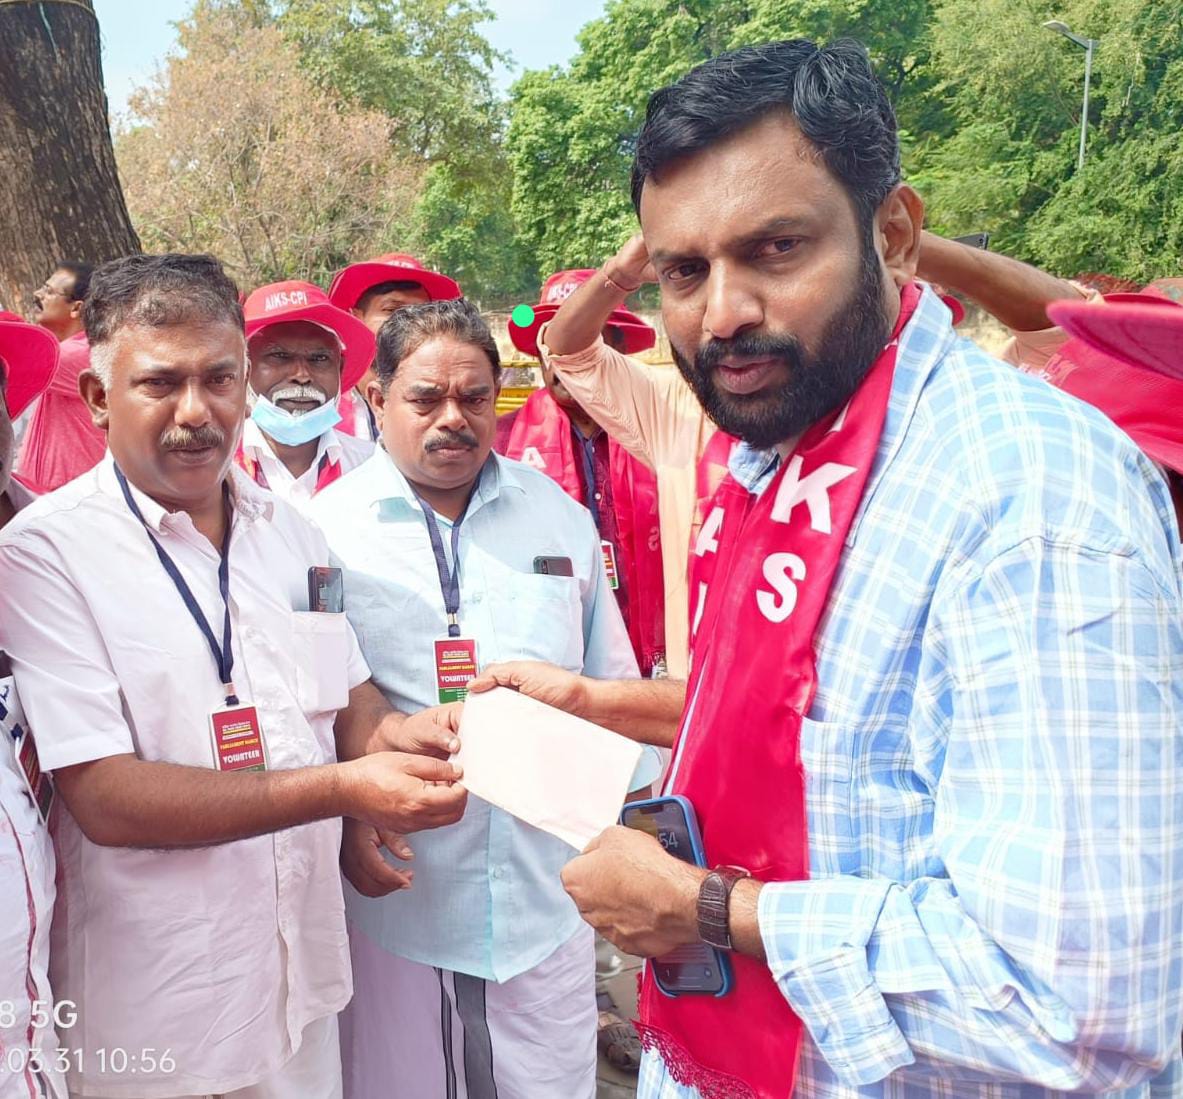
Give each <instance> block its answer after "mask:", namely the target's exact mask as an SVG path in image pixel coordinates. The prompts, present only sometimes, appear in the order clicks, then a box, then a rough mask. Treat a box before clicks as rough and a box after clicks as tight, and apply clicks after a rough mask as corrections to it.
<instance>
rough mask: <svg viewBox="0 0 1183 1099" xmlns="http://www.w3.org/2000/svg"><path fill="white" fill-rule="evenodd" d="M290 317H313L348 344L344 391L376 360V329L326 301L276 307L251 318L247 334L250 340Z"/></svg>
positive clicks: (344, 358)
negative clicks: (371, 329) (262, 314)
mask: <svg viewBox="0 0 1183 1099" xmlns="http://www.w3.org/2000/svg"><path fill="white" fill-rule="evenodd" d="M289 321H311V322H312V323H313V324H319V325H320V326H321V327H322V328H328V329H330V330H331V331H333V332H335V333H336V334H337V336H338V337H339V339H340V340H341V343H342V344H344V345H345V351H344V355H343V361H342V363H341V392H342V393H348V392H349V391H350V390H351V389H352V388H353V387H354V386H355V385H357V383H358V382H359V381H361V379H362V375H364V374H365V372H366V371H367V370H368V369H369V367H370V363H372V362H373V361H374V343H375V341H374V333H373V332H371V331H370V330H369V329H368V328H367V327H366V326H365V325H364V324H362V322H361V321H359V320H358V319H357V317H355V316H354V315H353V314H352V313H347V312H346V311H345V310H344V309H338V308H337V307H336V306H333V305H329V303H328V302H323V301H322V302H315V303H313V304H311V305H297V306H294V307H293V308H290V309H280V310H275V311H273V312H271V313H268V314H267V316H265V317H258V318H256V319H254V320H248V321H247V322H246V338H247V340H248V341H249V340H250V339H251V338H252V337H253V336H257V335H258V334H259V333H260V332H262V331H263V330H264V329H265V328H270V327H271V326H272V325H273V324H286V323H288V322H289Z"/></svg>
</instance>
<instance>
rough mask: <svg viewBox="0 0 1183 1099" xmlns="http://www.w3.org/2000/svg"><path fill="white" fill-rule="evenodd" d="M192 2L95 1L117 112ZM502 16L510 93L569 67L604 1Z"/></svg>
mask: <svg viewBox="0 0 1183 1099" xmlns="http://www.w3.org/2000/svg"><path fill="white" fill-rule="evenodd" d="M190 3H191V0H94V7H95V12H96V13H97V14H98V17H99V28H100V30H101V32H102V38H103V79H104V82H105V84H106V86H107V99H108V101H109V103H110V109H111V112H112V114H116V113H119V112H122V111H123V109H124V107H125V106H126V103H127V97H128V93H129V92H130V91H131V90H132V88H134V87H136V86H137V85H139V84H143V83H144V82H145V81H146V80H147V79H148V78H149V77H150V76H151V75H152V73H153V72H154V71H155V69H156V66H157V64H158V63H159V62H160V61H162V60H163V59H164V56H165V54H167V53H168V52H169V50H170V48H171V47H172V46H173V45H174V43H175V42H176V32H175V30H174V29H173V23H175V22H176V21H177V20H179V19H183V18H184V17H185V15H186V14H187V13H188V11H189V8H190ZM489 7H490V8H492V10H493V11H494V13H495V14H496V19H495V20H494V21H493V22H490V23H486V24H485V26H484V32H485V37H487V38H488V39H489V41H490V42H491V43H492V44H493V46H494V47H495V48H496V49H498V50H501V51H503V52H508V53H510V54H512V55H513V60H514V62H515V66H514V68H513V69H502V70H501V71H499V72H498V73H497V76H496V80H497V86H498V87H499V88H501V89H502V90H505V89H506V88H508V87H509V85H510V84H511V83H512V82H513V80H514V78H515V76H516V75H517V74H518V73H520V72H521V71H522V70H523V69H542V68H546V67H547V66H548V65H557V64H563V63H564V62H566V61H567V60H569V59H570V58H571V57H572V56H573V55H574V53H575V51H576V48H577V46H576V42H575V35H576V33H577V32H578V31H579V28H580V27H582V26H583V25H584V24H585V23H588V22H590V21H591V20H593V19H595V18H596V17H597V16H599V15H600V14H601V12H602V11H603V9H604V2H603V0H489Z"/></svg>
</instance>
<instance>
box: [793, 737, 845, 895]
mask: <svg viewBox="0 0 1183 1099" xmlns="http://www.w3.org/2000/svg"><path fill="white" fill-rule="evenodd" d="M853 745H854V737H853V735H852V734H851V732H850V731H849V729H848V728H846V727H845V726H843V725H841V724H839V723H838V722H830V721H814V720H812V719H811V718H808V717H805V718H802V719H801V739H800V742H799V751H800V755H801V767H802V770H803V771H804V773H805V811H806V813H807V815H808V820H809V867H810V873H811V874H812V875H814V876H826V875H833V874H850V873H854V872H856V871H857V867H858V864H859V852H858V847H857V840H856V836H855V829H854V822H853V817H854V811H855V806H854V804H853V793H852V791H853V777H854V758H853Z"/></svg>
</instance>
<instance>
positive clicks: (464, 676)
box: [435, 637, 476, 705]
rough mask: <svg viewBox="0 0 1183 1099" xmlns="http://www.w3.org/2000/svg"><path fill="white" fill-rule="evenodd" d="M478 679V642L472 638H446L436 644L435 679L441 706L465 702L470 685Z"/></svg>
mask: <svg viewBox="0 0 1183 1099" xmlns="http://www.w3.org/2000/svg"><path fill="white" fill-rule="evenodd" d="M475 678H476V640H475V639H474V638H471V637H445V638H443V639H442V640H440V641H437V642H436V643H435V679H436V684H437V686H438V688H439V699H440V705H443V704H444V703H445V702H463V701H464V700H465V699H466V698H467V697H468V684H469V682H470V681H471V680H473V679H475Z"/></svg>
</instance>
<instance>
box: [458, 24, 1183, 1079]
mask: <svg viewBox="0 0 1183 1099" xmlns="http://www.w3.org/2000/svg"><path fill="white" fill-rule="evenodd" d="M633 199H634V203H635V205H636V208H637V210H638V213H639V216H640V221H641V228H642V231H643V232H644V235H645V245H646V248H647V250H648V254H649V256H650V259H651V261H652V263H653V266H654V269H655V272H656V275H657V278H658V280H659V284H660V287H661V293H662V313H663V317H664V320H665V324H666V330H667V332H668V333H669V336H670V341H671V344H672V346H673V348H674V351H675V356H676V360H677V363H678V367H679V369H680V370H681V372H682V373H683V375H684V376H685V377H686V379H687V381H688V382H689V384H690V385H691V386H692V387H693V388H694V390H695V392H696V393H697V394H698V397H699V400H700V401H701V402H702V405H703V407H704V408H705V409H706V411H707V412H708V414H709V415H710V416H711V417H712V418H713V419H714V420H715V421H716V423H718V425H719V427H720V429H721V430H723V431H726V432H729V433H731V434H733V435H736V436H738V437H739V438H740V439H742V440H743V442H742V444H741V445H740V446H739V447H738V448H737V450H736V451H735V453H734V454H733V456H732V458H731V462H730V475H729V477H728V478H727V480H725V481H724V482H723V484H722V486H721V487H720V489H719V491H718V493H717V494H716V496H715V497H714V499H713V501H712V504H711V506H710V509H709V511H708V513H707V516H706V519H705V521H704V523H703V526H702V528H701V530H700V531H699V534H698V536H697V538H696V540H695V544H694V547H693V552H692V563H691V588H690V590H691V593H692V613H693V618H692V638H691V677H690V680H689V683H688V684H687V685H686V686H685V687H684V688H683V689H681V690H679V689H678V687H677V686H676V685H674V684H672V683H661V682H655V683H639V684H627V683H626V684H617V685H613V684H604V683H596V682H594V681H592V680H590V679H582V678H579V677H575V676H570V675H568V674H564V673H559V672H554V671H548V670H547V669H544V668H539V667H537V666H530V665H518V666H512V667H508V668H502V669H493V670H492V674H490V675H488V676H486V677H485V680H486V683H490V682H504V683H509V684H511V685H515V686H518V687H519V688H521V689H523V690H527V691H529V692H530V693H532V694H536V695H538V696H541V697H545V698H546V699H547V700H548V701H551V702H552V703H555V704H561V705H565V706H567V707H568V708H570V709H573V710H575V711H576V712H579V713H583V714H584V715H586V716H588V717H591V718H592V719H593V720H597V721H600V722H602V723H603V724H606V725H609V726H610V727H617V728H623V729H626V730H628V731H630V732H631V733H632V734H633V735H635V736H637V737H638V739H650V740H666V741H667V742H668V740H669V739H675V730H676V739H675V752H674V761H673V764H672V767H671V775H670V778H669V781H668V785H667V790H668V792H670V793H673V794H679V795H681V796H683V797H685V798H686V799H687V800H688V801H689V802H690V803H691V804H692V805H693V807H694V808H695V810H696V812H697V817H698V820H699V822H700V824H701V828H702V840H703V846H704V850H705V865H704V866H701V867H699V866H694V865H691V864H689V863H686V862H681V861H678V860H677V859H675V858H673V857H672V856H671V855H669V854H667V853H666V851H665V850H664V849H663V847H662V846H661V845H660V844H659V843H658V842H657V841H656V840H655V839H654V838H653V837H652V836H649V835H646V834H644V833H642V832H640V831H633V830H628V829H622V828H613V829H610V830H608V831H607V832H605V833H604V834H603V835H602V836H601V837H599V838H598V839H597V840H595V841H593V842H592V844H590V845H589V847H588V848H587V850H586V851H585V852H584V853H583V854H582V855H581V856H580V857H578V858H576V859H575V860H573V861H572V862H571V863H570V865H569V866H568V867H566V869H565V870H564V880H565V883H566V886H567V889H568V891H569V892H570V893H571V896H572V897H573V898H574V900H575V901H576V903H577V904H578V906H579V908H580V910H581V912H582V913H583V915H584V918H585V919H586V920H588V922H590V923H591V924H592V925H593V926H594V927H596V928H597V929H598V930H600V931H601V933H603V934H604V935H606V936H607V937H608V938H609V939H611V940H613V941H614V942H616V943H617V945H619V946H621V947H622V948H624V949H627V950H630V951H632V952H634V953H638V954H642V955H645V956H647V957H660V956H663V955H666V954H668V953H670V952H671V951H674V950H676V949H677V948H678V947H680V946H683V945H688V944H697V943H702V942H705V943H708V944H710V945H712V946H715V947H716V948H718V949H719V950H721V951H724V952H725V953H726V954H727V956H728V958H729V960H730V964H731V967H732V969H733V973H734V981H733V986H732V988H731V989H730V991H728V992H727V993H726V994H725V995H721V996H719V997H713V996H693V995H682V996H673V997H670V996H666V995H664V994H663V993H662V992H661V991H659V989H658V988H657V986H656V985H655V983H654V976H653V967H652V966H650V967H648V968H647V971H646V975H645V981H644V986H643V989H642V993H641V1004H640V1015H641V1027H642V1031H643V1037H644V1039H645V1041H646V1043H647V1045H648V1052H647V1055H646V1060H645V1063H644V1064H643V1065H642V1070H641V1077H640V1081H639V1090H638V1094H639V1096H641V1097H642V1099H689V1097H690V1096H693V1095H696V1094H701V1095H704V1096H715V1095H724V1094H725V1095H743V1096H758V1097H760V1099H773V1097H775V1099H784V1097H785V1096H787V1095H790V1094H792V1093H793V1089H794V1087H795V1086H796V1087H797V1088H798V1093H799V1094H808V1095H811V1096H823V1097H827V1099H829V1097H841V1099H854V1097H856V1096H883V1097H888V1099H894V1097H904V1096H907V1097H909V1099H910V1097H922V1096H925V1097H927V1096H931V1097H936V1096H943V1095H956V1096H958V1099H968V1097H975V1096H980V1097H983V1099H985V1097H987V1096H989V1097H991V1099H1019V1097H1024V1099H1030V1097H1035V1096H1040V1097H1042V1096H1049V1097H1050V1096H1053V1095H1060V1094H1063V1093H1065V1092H1071V1093H1076V1094H1079V1093H1084V1094H1093V1093H1100V1092H1104V1093H1105V1094H1120V1095H1122V1096H1125V1097H1138V1099H1142V1097H1149V1096H1151V1095H1152V1094H1154V1095H1158V1094H1164V1095H1165V1094H1175V1093H1176V1092H1177V1091H1178V1089H1179V1088H1180V1087H1181V1086H1183V1060H1181V1058H1180V1049H1179V1033H1180V1029H1181V1027H1183V1001H1181V1000H1180V997H1179V994H1178V987H1179V974H1180V972H1181V971H1183V935H1181V934H1180V932H1181V929H1183V927H1181V921H1183V846H1181V845H1180V843H1179V831H1178V823H1179V821H1180V819H1183V756H1181V752H1180V744H1181V743H1183V738H1181V737H1180V731H1181V724H1183V683H1181V682H1180V679H1179V676H1178V668H1179V666H1180V661H1183V592H1181V590H1180V589H1181V584H1183V561H1181V554H1180V545H1179V537H1178V533H1177V531H1176V530H1175V524H1174V515H1173V512H1172V508H1171V500H1170V497H1169V494H1168V492H1167V488H1166V485H1165V484H1164V482H1163V481H1162V479H1161V478H1160V477H1159V475H1158V473H1157V471H1156V470H1155V469H1154V467H1153V465H1152V464H1151V463H1150V461H1149V460H1148V459H1147V458H1146V457H1145V456H1144V455H1143V454H1142V453H1141V452H1139V450H1138V449H1137V447H1136V446H1135V445H1134V443H1133V442H1132V441H1131V440H1130V439H1129V438H1128V437H1127V436H1125V435H1124V434H1122V433H1121V432H1120V431H1118V430H1117V429H1115V428H1114V427H1113V425H1112V424H1111V423H1109V421H1107V420H1106V419H1105V418H1104V417H1102V416H1101V415H1100V414H1099V413H1097V412H1096V411H1095V410H1094V409H1091V408H1089V407H1087V406H1085V405H1083V404H1081V403H1080V402H1077V401H1075V400H1073V399H1071V398H1069V397H1067V396H1065V395H1064V394H1062V393H1060V392H1058V391H1056V390H1054V389H1052V388H1051V387H1050V386H1047V385H1045V384H1044V383H1042V382H1040V381H1038V380H1037V379H1033V378H1031V377H1028V376H1026V375H1024V374H1022V373H1020V372H1018V371H1016V370H1014V369H1012V368H1011V367H1009V366H1007V365H1005V364H1003V363H1000V362H998V361H996V360H994V359H991V358H990V357H988V356H987V355H985V354H984V353H982V352H981V351H979V350H978V349H977V348H975V347H974V346H973V345H971V344H969V343H967V342H965V341H961V340H959V339H957V337H956V336H955V334H954V332H953V329H952V324H951V317H950V313H949V310H948V309H947V308H946V307H945V306H944V305H943V304H942V302H941V301H940V300H939V299H938V298H937V297H936V295H935V294H934V293H933V292H932V291H931V290H930V289H928V288H921V287H920V286H918V285H917V283H916V282H915V281H914V276H915V271H916V264H917V256H918V250H919V247H920V233H921V226H922V224H923V205H922V203H921V200H920V198H919V197H918V196H917V195H916V193H915V192H914V191H913V190H912V189H911V188H910V187H908V186H907V185H905V184H903V183H902V182H901V181H900V160H899V145H898V140H897V133H896V124H895V119H894V116H893V113H892V109H891V106H890V104H889V102H888V99H887V96H886V93H885V91H884V89H883V87H882V86H881V85H880V84H879V82H878V81H877V80H876V79H875V77H874V75H873V73H872V70H871V66H870V62H869V60H868V57H867V54H866V53H865V51H864V50H863V49H862V47H861V46H859V45H858V44H857V43H853V42H837V43H834V44H832V45H828V46H824V47H819V46H818V45H816V44H814V43H812V42H808V41H805V40H801V39H797V40H792V41H785V42H776V43H771V44H767V45H763V46H756V47H747V48H744V49H740V50H736V51H734V52H732V53H730V54H726V55H723V56H721V57H719V58H716V59H714V60H712V61H708V62H706V63H705V64H703V65H701V66H699V67H698V68H696V69H694V70H693V71H692V72H690V73H689V74H688V75H687V76H686V77H685V78H683V79H682V80H681V81H679V82H678V83H677V84H675V85H673V86H672V87H669V88H664V89H662V90H660V91H658V92H656V93H655V94H654V95H653V97H652V98H651V100H650V102H649V107H648V112H647V115H646V121H645V124H644V127H643V129H642V131H641V134H640V136H639V138H638V142H637V152H636V159H635V163H634V169H633ZM479 686H481V684H474V687H479ZM663 719H664V720H663Z"/></svg>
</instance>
